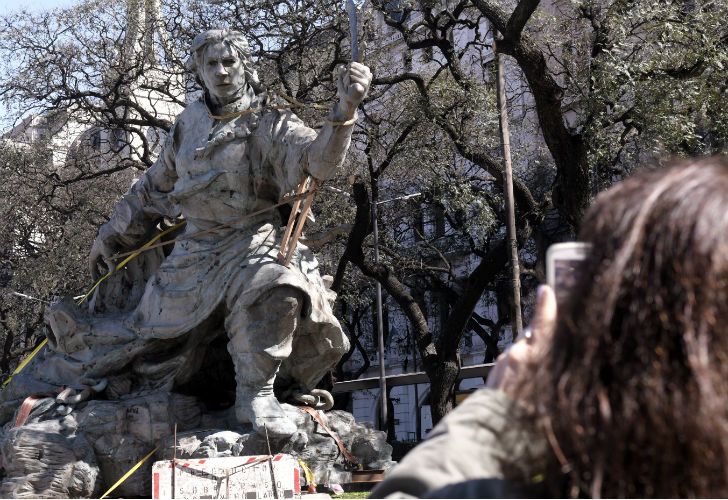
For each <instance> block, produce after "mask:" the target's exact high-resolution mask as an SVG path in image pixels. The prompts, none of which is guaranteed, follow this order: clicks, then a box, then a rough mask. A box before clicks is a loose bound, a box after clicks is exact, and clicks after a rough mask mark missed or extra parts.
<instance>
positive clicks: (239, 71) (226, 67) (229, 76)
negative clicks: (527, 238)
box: [200, 42, 245, 102]
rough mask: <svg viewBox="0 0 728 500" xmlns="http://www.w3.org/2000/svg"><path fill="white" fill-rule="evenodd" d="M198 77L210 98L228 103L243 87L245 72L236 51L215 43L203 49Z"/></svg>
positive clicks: (225, 45)
mask: <svg viewBox="0 0 728 500" xmlns="http://www.w3.org/2000/svg"><path fill="white" fill-rule="evenodd" d="M202 61H203V63H202V66H201V67H200V76H201V77H202V81H203V82H204V84H205V88H207V91H208V92H209V93H210V95H211V96H212V97H215V98H217V100H219V101H222V102H229V101H231V100H232V99H233V98H235V96H236V95H237V94H238V91H239V90H240V89H241V88H242V87H243V85H245V70H244V68H243V62H242V60H241V59H240V56H239V55H238V53H237V51H236V50H235V49H233V48H232V47H230V46H228V45H227V44H225V43H222V42H217V43H213V44H210V45H208V46H207V47H205V51H204V53H203V55H202Z"/></svg>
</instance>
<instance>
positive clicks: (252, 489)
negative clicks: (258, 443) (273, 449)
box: [152, 454, 301, 499]
mask: <svg viewBox="0 0 728 500" xmlns="http://www.w3.org/2000/svg"><path fill="white" fill-rule="evenodd" d="M270 463H272V464H273V474H272V475H271V469H270ZM174 472H175V474H174V492H173V491H172V461H171V460H162V461H159V462H155V463H154V466H153V467H152V498H155V499H161V498H190V499H194V498H199V499H203V498H240V499H258V498H300V497H301V478H300V473H299V470H298V463H297V461H296V459H295V458H294V457H292V456H291V455H285V454H278V455H275V456H274V457H273V458H272V459H269V458H268V456H267V455H258V456H247V457H225V458H202V459H191V460H177V462H176V467H175V471H174ZM273 478H275V490H274V488H273V484H274V483H273ZM173 493H174V494H173Z"/></svg>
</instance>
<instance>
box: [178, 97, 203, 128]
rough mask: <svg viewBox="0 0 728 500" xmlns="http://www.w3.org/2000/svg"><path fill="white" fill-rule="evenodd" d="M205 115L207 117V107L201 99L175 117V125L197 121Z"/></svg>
mask: <svg viewBox="0 0 728 500" xmlns="http://www.w3.org/2000/svg"><path fill="white" fill-rule="evenodd" d="M205 115H207V106H205V103H204V102H202V100H201V99H197V100H195V101H193V102H191V103H190V104H188V105H187V106H185V109H183V110H182V112H181V113H180V114H179V115H178V116H177V123H179V122H189V121H191V120H197V119H198V118H199V117H201V116H205Z"/></svg>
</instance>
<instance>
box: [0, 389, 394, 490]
mask: <svg viewBox="0 0 728 500" xmlns="http://www.w3.org/2000/svg"><path fill="white" fill-rule="evenodd" d="M283 407H284V409H285V410H286V412H288V414H289V416H290V417H291V418H292V419H293V420H294V421H295V422H296V423H297V424H298V429H299V431H298V432H297V433H296V434H294V435H293V436H292V437H291V438H290V439H288V440H283V441H270V443H269V442H267V441H266V438H265V436H261V435H260V434H258V433H256V432H253V431H252V429H251V428H250V426H249V425H247V426H246V425H241V424H239V423H237V422H236V421H235V415H234V411H233V410H232V409H230V410H225V411H219V412H204V410H203V407H202V405H201V404H200V403H199V402H198V401H197V399H196V398H194V397H191V396H183V395H180V394H174V393H159V392H157V393H152V394H146V395H138V396H135V397H128V398H125V399H121V400H115V401H107V400H92V401H88V402H86V403H82V404H80V405H78V407H76V408H74V409H73V411H72V412H71V413H70V414H68V415H65V416H62V415H59V414H58V412H57V410H58V408H57V405H56V404H55V403H54V401H53V398H48V401H45V400H43V401H41V402H39V403H38V404H37V405H36V406H35V408H34V411H33V412H31V414H30V417H29V419H28V420H27V422H26V423H25V424H24V425H22V426H20V427H14V422H15V418H13V419H11V420H10V422H9V423H8V424H6V425H5V426H4V427H3V429H2V431H1V432H0V451H1V452H2V459H3V467H4V471H5V475H4V477H3V479H2V484H1V485H0V497H4V498H30V497H34V498H37V497H44V498H92V497H98V496H100V495H101V494H102V493H103V492H105V491H106V489H107V488H109V487H110V486H111V485H112V484H114V483H115V482H116V481H117V480H118V479H119V478H120V477H121V476H122V475H123V474H124V473H126V472H127V471H128V470H129V469H130V468H131V467H132V466H134V464H136V463H137V462H138V461H139V460H141V459H142V458H143V457H144V456H145V455H147V454H148V453H149V452H150V451H151V450H153V449H155V448H157V451H156V452H155V454H154V455H153V457H152V458H151V459H149V460H147V462H145V463H144V465H143V466H142V467H140V468H139V470H138V471H137V472H135V473H134V475H133V476H131V477H130V478H129V479H128V480H127V481H125V482H124V483H123V484H122V485H121V486H119V487H118V488H117V489H116V490H115V491H114V493H113V494H112V495H111V496H123V497H127V498H129V497H146V498H149V497H150V496H151V467H152V464H153V463H154V461H156V460H171V459H172V458H173V454H174V453H175V451H174V443H173V442H174V439H173V433H174V428H175V424H176V426H177V446H176V457H177V458H179V459H184V458H206V457H228V456H239V455H260V454H268V446H269V444H270V450H271V452H272V453H274V454H275V453H289V454H291V455H294V456H296V457H298V458H300V459H301V460H302V461H303V462H305V463H306V465H307V466H308V467H309V468H310V469H311V471H312V472H313V473H314V476H315V480H316V482H317V483H319V484H322V483H339V484H343V483H347V482H350V480H351V470H352V469H353V468H355V466H352V465H351V464H348V463H347V462H346V460H345V459H344V457H343V456H342V454H341V452H340V451H339V448H338V447H337V444H336V442H335V440H334V439H333V438H332V437H331V436H330V435H329V434H328V433H327V432H326V431H325V430H324V429H323V428H322V426H321V425H320V424H319V423H317V422H316V421H315V420H314V419H313V418H312V416H311V415H309V414H307V413H305V412H304V411H302V410H301V409H300V408H298V407H295V406H291V405H288V404H284V405H283ZM320 414H321V415H322V420H323V422H324V423H325V424H326V426H327V427H328V428H329V429H330V430H331V431H333V432H334V433H336V434H337V435H338V436H339V438H340V440H341V441H342V442H343V444H344V446H345V447H346V448H347V449H348V450H349V451H350V452H351V453H352V454H353V455H354V457H355V458H356V460H357V461H358V462H359V464H360V465H359V466H360V467H363V468H364V469H388V468H390V467H391V466H393V465H394V462H392V461H391V458H392V447H391V446H390V445H389V444H387V442H386V435H385V433H384V432H381V431H376V430H372V429H370V428H368V427H366V426H363V425H360V424H357V423H356V422H355V420H354V416H353V415H351V414H350V413H347V412H344V411H337V410H335V411H329V412H320Z"/></svg>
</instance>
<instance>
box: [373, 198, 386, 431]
mask: <svg viewBox="0 0 728 500" xmlns="http://www.w3.org/2000/svg"><path fill="white" fill-rule="evenodd" d="M372 229H373V233H374V263H375V264H379V226H378V224H377V201H376V199H374V200H372ZM376 290H377V297H376V303H377V342H378V343H379V393H380V402H379V406H381V408H382V411H381V422H380V430H383V431H385V432H386V431H387V371H386V369H385V366H384V363H385V358H384V322H383V320H382V284H381V283H379V281H377V285H376Z"/></svg>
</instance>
